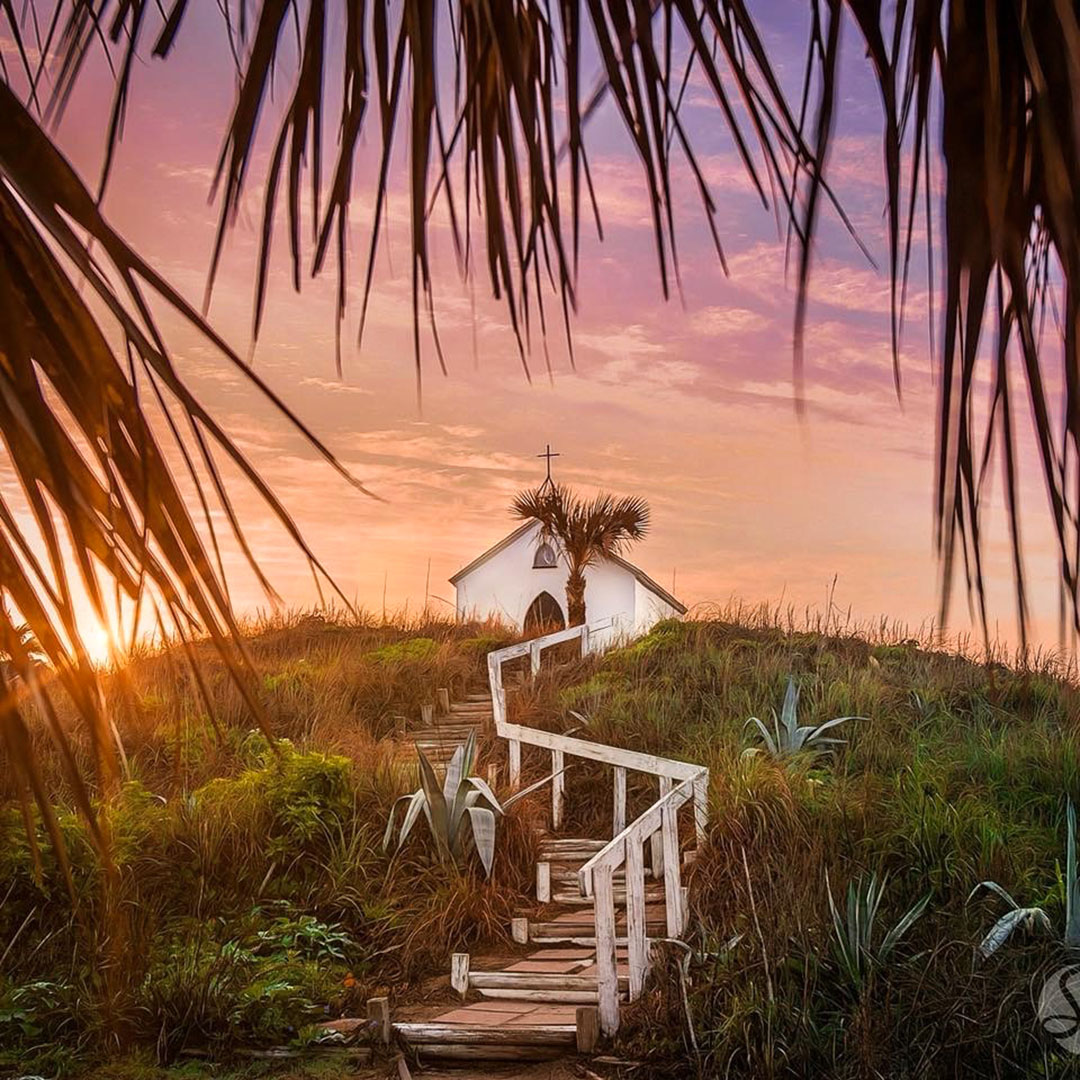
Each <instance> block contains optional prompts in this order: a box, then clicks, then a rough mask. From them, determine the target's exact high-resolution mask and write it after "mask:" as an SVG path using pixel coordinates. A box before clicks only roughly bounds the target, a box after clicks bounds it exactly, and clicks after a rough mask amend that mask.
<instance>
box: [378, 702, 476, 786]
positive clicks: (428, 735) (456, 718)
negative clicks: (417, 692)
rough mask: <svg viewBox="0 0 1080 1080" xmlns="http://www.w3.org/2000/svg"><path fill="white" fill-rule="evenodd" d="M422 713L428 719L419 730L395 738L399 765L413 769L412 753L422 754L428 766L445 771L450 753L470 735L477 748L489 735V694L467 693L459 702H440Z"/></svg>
mask: <svg viewBox="0 0 1080 1080" xmlns="http://www.w3.org/2000/svg"><path fill="white" fill-rule="evenodd" d="M424 709H425V713H427V714H428V715H426V716H425V717H424V719H423V720H422V721H421V726H420V727H417V728H415V729H412V730H405V731H403V732H402V733H400V735H399V736H398V748H397V760H398V761H400V762H401V763H402V764H403V765H416V751H417V750H422V751H423V752H424V755H425V756H426V757H427V759H428V761H430V762H431V763H432V765H434V766H436V767H437V768H445V766H446V763H447V762H448V761H449V760H450V758H451V757H452V756H453V754H454V750H455V749H456V748H457V747H458V746H460V745H461V744H462V743H463V742H465V740H466V739H468V737H469V736H470V735H472V734H475V735H476V740H477V744H478V745H479V744H480V743H482V742H483V740H484V739H485V738H487V737H489V736H490V735H491V734H493V727H494V724H493V719H492V716H493V714H492V709H491V695H490V694H487V693H483V692H477V693H470V694H467V695H466V697H465V699H464V700H463V701H454V702H450V701H449V699H444V700H443V701H442V702H440V703H437V704H436V705H435V706H425V707H424Z"/></svg>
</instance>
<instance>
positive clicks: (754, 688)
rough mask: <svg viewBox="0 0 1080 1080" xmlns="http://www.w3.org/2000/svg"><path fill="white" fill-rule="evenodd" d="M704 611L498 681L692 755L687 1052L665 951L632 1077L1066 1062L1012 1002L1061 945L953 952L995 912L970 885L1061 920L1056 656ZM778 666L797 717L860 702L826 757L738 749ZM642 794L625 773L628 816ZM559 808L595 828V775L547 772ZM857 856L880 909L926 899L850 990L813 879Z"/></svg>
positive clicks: (1073, 731) (773, 693) (1037, 941)
mask: <svg viewBox="0 0 1080 1080" xmlns="http://www.w3.org/2000/svg"><path fill="white" fill-rule="evenodd" d="M710 614H711V615H712V617H703V618H702V617H699V618H692V619H690V620H688V621H685V622H682V623H679V622H668V623H662V624H660V625H658V626H657V627H656V628H654V630H653V631H652V633H650V634H649V635H647V636H646V637H644V638H642V639H640V640H638V641H636V642H633V643H630V644H628V645H625V646H624V647H622V648H619V649H616V650H614V651H612V652H610V653H608V654H607V655H606V656H604V657H603V658H601V659H594V660H592V661H587V662H582V663H580V664H577V665H571V666H569V667H567V668H563V669H552V670H551V671H550V672H548V673H547V674H546V675H543V674H542V676H541V678H540V679H539V680H538V681H537V683H536V684H535V685H534V686H533V687H531V688H529V689H528V690H527V691H523V692H522V693H521V694H520V695H519V702H518V706H517V707H518V708H519V709H520V710H521V714H522V715H523V716H528V717H529V718H530V721H535V720H536V719H542V722H543V723H545V724H546V725H547V726H550V727H554V728H556V729H560V730H568V729H570V728H572V727H580V726H583V731H582V734H584V735H586V737H592V738H595V739H597V740H600V741H603V742H610V743H615V744H618V745H623V746H627V747H632V748H635V749H641V750H649V751H654V752H656V753H660V754H664V755H666V756H672V757H677V758H683V759H686V760H690V761H696V762H701V763H702V764H706V765H708V766H709V768H710V770H711V790H710V795H709V799H710V810H711V823H710V831H709V841H708V844H707V845H706V847H705V849H704V850H703V851H702V852H701V853H700V855H699V857H698V859H697V861H696V862H695V864H694V865H693V868H692V869H691V871H690V872H689V884H690V903H691V909H692V915H693V918H692V920H691V921H692V926H693V931H692V937H691V945H692V947H693V950H694V952H693V960H692V963H691V965H690V969H689V971H690V976H691V979H692V986H691V988H690V990H689V992H688V1000H689V1004H690V1015H689V1023H690V1024H691V1025H692V1028H693V1031H694V1036H695V1039H696V1041H697V1043H698V1050H697V1052H695V1051H694V1050H693V1048H692V1044H691V1041H690V1036H689V1030H690V1028H689V1027H688V1018H687V1015H686V1009H685V1006H684V1003H683V1000H682V997H681V994H680V993H679V989H678V988H679V980H678V977H677V968H678V962H679V961H681V960H682V959H683V956H682V953H681V951H679V950H674V951H673V952H672V954H671V957H670V966H668V967H666V968H665V967H663V966H662V967H661V972H662V974H658V977H657V978H656V980H655V982H654V985H653V987H652V989H651V991H650V993H648V994H647V995H646V997H645V998H644V999H643V1001H642V1002H641V1004H640V1006H638V1007H637V1008H636V1010H635V1018H636V1019H635V1022H634V1023H633V1024H631V1027H630V1031H629V1032H628V1034H627V1038H628V1040H629V1043H630V1046H629V1048H628V1050H627V1052H628V1054H629V1055H630V1056H635V1057H637V1056H642V1057H645V1058H647V1059H648V1060H649V1061H650V1062H651V1068H652V1071H653V1073H654V1074H655V1075H661V1074H663V1075H671V1070H672V1068H673V1067H678V1068H680V1069H682V1070H684V1072H685V1074H686V1075H699V1076H717V1075H723V1076H742V1077H754V1078H757V1077H762V1076H810V1075H827V1076H832V1077H879V1076H886V1077H900V1076H942V1077H945V1076H949V1077H952V1076H968V1075H970V1076H1020V1075H1035V1074H1038V1075H1072V1074H1073V1073H1075V1070H1076V1061H1075V1060H1073V1059H1072V1058H1071V1057H1070V1055H1068V1053H1067V1052H1066V1051H1064V1050H1063V1049H1061V1048H1060V1047H1058V1045H1057V1044H1056V1043H1055V1042H1054V1041H1053V1040H1052V1039H1051V1038H1050V1036H1049V1035H1047V1033H1045V1032H1044V1031H1043V1030H1042V1027H1041V1025H1040V1024H1039V1021H1038V1018H1037V1016H1036V1015H1035V1004H1036V1002H1037V1000H1038V995H1039V990H1040V987H1041V985H1042V981H1043V979H1044V978H1045V976H1046V975H1047V974H1048V973H1049V972H1050V971H1052V970H1053V969H1054V968H1056V967H1057V966H1060V965H1061V964H1063V963H1065V962H1067V961H1068V960H1069V959H1070V958H1069V957H1068V956H1066V955H1065V954H1064V953H1063V951H1062V950H1061V948H1060V946H1059V945H1058V944H1056V943H1055V942H1054V941H1053V940H1052V939H1050V938H1046V937H1042V938H1040V937H1032V938H1030V939H1018V940H1017V941H1016V942H1015V943H1014V944H1010V946H1009V947H1008V948H1007V949H1004V950H1002V952H1001V953H1000V954H998V955H997V956H995V957H994V958H993V960H992V961H990V962H988V963H985V964H976V963H975V962H974V946H975V944H976V943H977V942H978V941H979V940H980V939H981V937H982V935H983V934H984V933H985V932H986V930H987V928H988V927H989V925H990V924H991V923H992V922H993V920H994V919H995V918H996V917H997V915H998V914H1000V908H999V906H998V905H995V902H994V901H993V899H992V898H985V899H984V898H982V897H977V898H976V899H974V900H971V901H970V902H968V896H969V894H970V892H971V890H972V888H973V887H974V885H975V884H976V883H977V882H979V881H982V880H985V879H993V880H995V881H998V882H1000V883H1001V884H1003V885H1004V886H1005V887H1006V888H1007V889H1008V890H1009V891H1010V892H1011V893H1012V895H1014V896H1016V897H1018V898H1022V899H1021V902H1023V903H1041V904H1045V905H1047V906H1048V907H1049V909H1050V910H1051V911H1052V913H1053V915H1054V919H1055V921H1056V922H1058V923H1060V922H1061V918H1062V911H1061V909H1063V902H1064V901H1063V895H1062V891H1061V887H1060V882H1059V876H1058V875H1059V866H1058V863H1059V861H1060V858H1061V851H1062V845H1063V843H1064V836H1065V808H1066V802H1067V799H1068V797H1069V796H1071V797H1072V798H1073V799H1076V798H1077V797H1078V795H1080V744H1078V742H1077V736H1078V735H1080V688H1078V686H1077V684H1076V682H1075V680H1074V678H1073V675H1074V669H1073V667H1072V665H1071V663H1070V662H1069V661H1068V659H1067V658H1061V657H1058V656H1056V655H1054V654H1052V653H1043V654H1039V655H1035V654H1027V655H1018V654H1014V653H1009V652H1007V650H1004V649H1000V648H999V649H994V650H992V651H991V653H990V655H989V656H985V655H984V656H983V657H982V659H981V660H975V659H973V658H972V657H971V656H969V655H964V653H963V652H961V651H959V650H960V649H961V648H970V646H968V645H966V643H962V642H961V643H953V645H952V647H951V648H949V649H944V648H940V647H934V646H935V642H936V638H935V636H934V635H933V633H932V632H928V633H925V634H922V635H919V634H917V633H912V632H910V631H909V630H908V629H907V628H905V627H902V626H898V625H890V624H887V623H879V624H876V625H875V626H872V627H856V626H854V625H853V624H851V623H850V622H848V621H847V620H846V618H844V619H840V620H839V622H838V621H837V620H836V618H835V616H833V617H832V618H830V619H828V620H826V619H824V618H818V617H817V616H816V615H814V614H813V613H811V616H810V618H809V619H806V618H805V616H804V614H803V613H798V614H796V613H794V612H792V611H790V610H784V609H777V608H776V607H772V608H759V609H753V610H749V611H748V610H746V609H729V610H727V611H723V612H713V613H710ZM1006 660H1007V661H1008V663H1006V662H1005V661H1006ZM789 675H792V676H794V678H795V679H796V680H797V682H798V683H799V685H800V687H801V691H802V693H801V698H800V703H799V704H800V712H799V722H800V723H802V724H817V723H820V722H822V721H824V720H827V719H830V718H832V717H834V716H840V715H857V716H862V717H865V718H866V719H865V720H854V721H850V722H849V723H847V724H845V725H843V726H842V727H841V728H839V729H836V733H837V734H839V735H840V736H841V737H842V738H843V739H845V742H844V744H842V745H841V746H839V747H837V748H835V749H834V750H833V751H832V752H831V753H829V754H826V755H805V756H801V757H795V758H794V759H793V760H790V761H786V760H780V761H777V760H773V759H771V758H770V757H768V756H767V755H765V754H761V753H755V754H746V753H745V751H746V749H747V747H749V746H757V745H759V743H758V741H757V740H755V739H754V737H753V732H752V731H751V730H749V729H747V728H746V727H745V722H746V720H747V718H748V717H749V716H752V715H756V716H760V717H768V716H769V715H770V709H777V710H779V708H780V705H781V702H782V700H783V696H784V691H785V686H786V682H787V678H788V676H789ZM537 767H539V766H538V765H537ZM656 795H657V792H656V789H655V786H654V782H650V781H648V780H646V779H645V778H641V777H639V778H637V779H636V781H633V780H632V782H631V787H630V803H631V806H630V813H631V814H633V813H635V812H637V811H639V810H641V809H644V808H645V807H646V806H647V805H648V804H649V803H650V802H651V801H652V800H654V799H655V798H656ZM566 802H567V807H568V812H569V815H570V821H569V823H568V830H569V831H571V832H574V833H587V834H591V835H601V833H600V832H598V830H601V829H605V828H610V821H611V780H610V776H609V775H607V774H606V773H605V772H604V771H603V770H599V769H594V768H591V767H589V766H587V765H581V766H579V767H575V768H574V769H573V770H571V771H570V772H569V773H568V774H567V799H566ZM685 831H686V832H687V833H690V832H691V830H690V829H687V830H685ZM871 872H877V873H879V874H887V875H888V877H889V884H888V888H887V891H886V893H885V899H884V902H883V908H882V912H881V915H880V919H881V923H882V925H883V926H891V925H892V924H893V923H895V921H896V920H897V919H898V918H899V917H900V916H901V915H902V914H903V913H904V912H906V911H907V910H908V909H909V908H910V907H911V906H912V905H913V904H914V903H915V902H916V901H917V900H918V899H919V898H920V897H921V896H923V895H924V894H925V893H927V892H928V891H929V892H930V894H931V899H930V903H929V906H928V909H927V911H926V913H925V914H924V915H923V916H922V918H921V919H920V920H919V921H918V922H917V923H916V924H915V925H914V927H913V928H912V929H911V930H910V931H909V933H908V934H907V935H906V936H905V938H904V940H903V942H902V945H901V946H900V947H899V948H898V949H897V950H896V951H895V952H894V953H893V954H892V955H891V957H890V960H889V963H888V964H887V965H884V966H882V967H881V968H880V970H874V971H873V973H872V977H871V978H870V979H869V981H868V983H867V984H866V986H864V987H862V988H855V987H852V986H850V985H848V983H847V981H846V980H845V976H844V971H843V968H842V966H841V965H840V964H839V963H838V962H837V960H836V957H835V956H834V949H833V943H832V934H833V929H832V922H831V918H830V914H829V905H828V893H827V882H831V883H832V886H833V890H834V893H835V894H836V895H840V894H841V893H843V892H844V891H845V890H846V887H847V883H848V882H849V881H851V880H852V879H854V878H856V877H857V876H858V875H859V874H864V873H871ZM1070 1070H1072V1072H1070Z"/></svg>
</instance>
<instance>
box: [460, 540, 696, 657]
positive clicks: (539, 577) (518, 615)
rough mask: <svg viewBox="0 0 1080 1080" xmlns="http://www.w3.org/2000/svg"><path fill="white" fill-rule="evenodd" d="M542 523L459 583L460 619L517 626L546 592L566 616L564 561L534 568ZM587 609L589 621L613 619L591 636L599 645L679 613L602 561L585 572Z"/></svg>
mask: <svg viewBox="0 0 1080 1080" xmlns="http://www.w3.org/2000/svg"><path fill="white" fill-rule="evenodd" d="M539 531H540V526H539V525H535V526H533V528H531V529H529V530H528V531H526V532H524V533H523V534H522V535H521V536H519V537H518V538H517V539H516V540H514V541H513V542H511V543H510V544H508V545H507V546H506V547H505V548H503V549H502V550H501V551H499V552H496V553H495V554H494V555H493V556H491V558H489V559H487V560H486V561H484V562H482V563H481V564H480V565H479V566H477V567H476V568H475V569H473V570H471V571H470V572H469V573H468V574H466V575H465V576H464V577H462V578H460V579H459V580H458V582H457V586H456V590H457V612H458V615H459V616H461V617H468V616H477V617H479V618H484V617H486V616H488V615H491V616H495V617H498V618H501V619H503V620H505V621H506V622H509V623H512V624H513V625H514V626H517V627H519V628H520V627H521V626H522V624H523V623H524V621H525V613H526V612H527V611H528V610H529V605H530V604H531V603H532V602H533V600H534V599H535V598H536V597H537V595H539V593H541V592H545V591H546V592H549V593H550V594H551V595H552V596H553V597H554V598H555V600H556V601H557V602H558V605H559V608H560V609H561V611H562V613H563V618H564V619H565V618H566V577H567V571H566V564H565V563H564V562H563V561H562V559H561V557H560V559H559V562H558V565H556V566H554V567H550V568H545V569H539V570H537V569H533V565H532V564H533V557H534V554H535V552H536V546H537V534H538V533H539ZM585 610H586V614H587V618H588V621H589V624H590V625H595V624H596V623H599V622H607V621H608V620H610V621H611V625H610V626H609V627H606V628H605V629H603V630H599V631H597V632H596V634H595V645H596V647H598V648H603V647H605V646H607V645H609V644H611V643H612V642H614V641H615V640H617V639H618V638H630V637H634V636H636V635H637V634H641V633H644V632H645V631H647V630H648V629H649V628H650V627H651V626H652V625H653V624H654V623H655V622H656V621H657V620H658V619H663V618H668V617H669V616H672V615H677V614H678V612H677V611H676V610H675V609H674V608H673V607H672V606H671V605H670V604H667V603H665V602H664V601H662V600H661V599H660V598H659V597H658V596H655V595H654V594H653V593H652V592H651V591H650V590H649V589H647V588H646V587H645V586H644V585H642V584H641V583H640V582H639V581H638V580H637V578H635V577H634V575H633V574H632V573H630V571H629V570H627V569H625V567H622V566H618V565H616V564H615V563H611V562H603V563H600V564H598V565H596V566H591V567H589V569H588V570H586V571H585Z"/></svg>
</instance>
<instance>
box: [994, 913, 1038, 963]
mask: <svg viewBox="0 0 1080 1080" xmlns="http://www.w3.org/2000/svg"><path fill="white" fill-rule="evenodd" d="M1020 926H1023V927H1025V928H1026V929H1028V930H1034V929H1036V928H1038V929H1041V930H1045V931H1046V932H1047V933H1050V932H1051V931H1052V930H1053V927H1052V926H1051V923H1050V918H1049V916H1048V915H1047V914H1046V912H1045V911H1043V909H1042V908H1039V907H1016V908H1013V909H1012V911H1007V912H1005V914H1004V915H1002V916H1001V918H1000V919H998V921H997V922H996V923H994V925H993V926H991V927H990V932H989V933H988V934H987V935H986V937H984V938H983V939H982V941H981V942H980V943H979V946H978V952H979V955H980V956H981V957H982V958H983V959H984V960H986V959H989V958H990V957H991V956H993V955H994V953H996V952H997V951H998V949H1000V948H1001V946H1002V945H1004V944H1005V942H1007V941H1008V940H1009V938H1010V937H1012V934H1013V931H1014V930H1016V929H1017V927H1020Z"/></svg>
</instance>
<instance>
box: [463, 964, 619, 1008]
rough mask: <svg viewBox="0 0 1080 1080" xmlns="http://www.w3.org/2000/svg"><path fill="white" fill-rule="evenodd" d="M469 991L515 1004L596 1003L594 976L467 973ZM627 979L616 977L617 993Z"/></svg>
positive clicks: (494, 972)
mask: <svg viewBox="0 0 1080 1080" xmlns="http://www.w3.org/2000/svg"><path fill="white" fill-rule="evenodd" d="M469 988H470V989H472V990H476V991H478V992H479V993H480V994H481V995H483V996H484V997H488V998H501V999H503V1000H516V1001H538V1002H539V1001H557V1002H566V1003H571V1004H579V1003H580V1004H583V1005H584V1004H591V1003H594V1002H595V1001H596V976H595V975H575V974H569V975H562V974H549V973H547V972H536V971H470V972H469ZM628 988H629V978H628V977H627V976H625V975H624V976H620V978H619V990H620V991H621V992H625V991H627V990H628Z"/></svg>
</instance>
